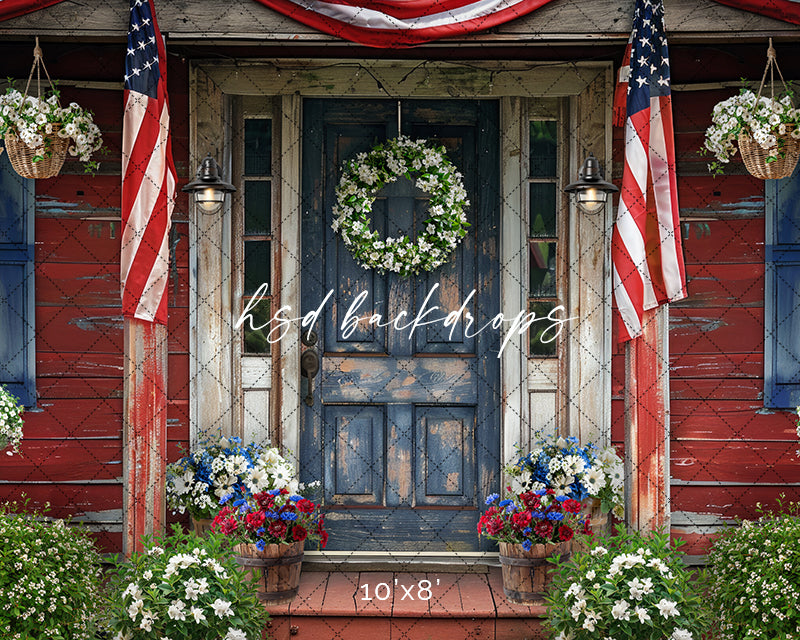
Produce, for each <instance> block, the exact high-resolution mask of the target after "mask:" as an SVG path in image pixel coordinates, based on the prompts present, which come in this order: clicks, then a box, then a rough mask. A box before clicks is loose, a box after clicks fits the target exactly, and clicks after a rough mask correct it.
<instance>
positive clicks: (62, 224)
mask: <svg viewBox="0 0 800 640" xmlns="http://www.w3.org/2000/svg"><path fill="white" fill-rule="evenodd" d="M4 48H5V47H4ZM31 49H32V45H31ZM19 50H20V47H19V45H17V47H16V51H15V55H10V56H4V59H5V60H10V61H12V64H13V65H14V68H13V69H11V70H9V73H10V74H11V75H12V76H14V77H23V78H26V77H27V73H28V69H29V65H30V60H29V59H26V58H24V57H23V56H20V55H19V53H18V52H19ZM43 50H44V56H45V63H46V64H47V67H48V71H49V72H50V76H51V77H52V78H62V79H65V80H79V79H90V80H92V81H95V82H97V81H99V82H104V83H108V82H113V83H116V84H117V85H118V86H117V87H116V88H114V87H106V86H104V87H103V88H78V87H74V86H68V85H63V86H62V97H61V100H62V103H69V102H72V101H75V102H78V103H79V104H80V105H81V106H84V107H86V108H89V109H91V110H92V111H94V114H95V121H96V122H97V124H98V126H99V127H100V128H101V130H102V132H103V139H104V142H105V145H106V147H107V148H108V153H107V155H105V156H101V157H100V158H99V159H100V161H101V167H100V170H99V172H98V173H97V175H95V176H91V175H87V174H85V173H84V172H83V167H82V165H81V164H80V163H79V162H77V161H76V160H75V159H74V158H68V160H67V162H66V164H65V165H64V168H63V169H62V172H61V174H60V175H59V176H57V177H56V178H52V179H49V180H38V181H37V182H36V186H35V190H36V220H35V241H36V254H35V255H36V257H35V260H36V274H35V277H36V367H37V381H36V388H37V389H36V390H37V394H38V403H37V408H36V409H35V410H32V411H28V412H26V414H25V431H24V439H23V441H22V445H21V454H20V455H15V456H13V457H9V458H6V457H5V456H3V457H4V460H3V465H2V471H0V480H2V481H3V482H2V483H0V499H9V498H10V499H15V498H19V497H20V495H21V494H23V493H24V494H26V495H28V496H29V497H30V503H29V506H42V505H44V504H45V503H50V505H51V506H52V509H51V512H50V513H51V515H54V516H67V515H70V516H74V517H76V518H79V519H87V520H91V521H93V522H94V523H95V524H93V525H92V526H91V529H92V530H93V531H94V535H95V537H96V539H97V542H98V545H99V547H100V548H101V549H102V550H104V551H111V552H117V551H120V550H121V540H122V533H121V527H122V520H121V514H122V484H121V476H122V459H123V451H122V387H123V379H122V367H123V353H122V331H123V329H122V316H121V306H120V294H119V290H120V285H119V250H120V235H121V233H120V225H121V222H120V164H121V163H120V154H121V151H120V147H121V135H122V116H123V106H124V103H123V92H122V76H123V74H124V67H123V64H124V58H123V55H124V49H123V48H122V47H121V45H114V46H103V47H100V46H93V47H86V46H74V45H72V46H60V45H57V44H48V43H43ZM169 64H170V66H169V72H168V81H169V93H170V99H171V113H172V116H173V117H172V144H173V153H174V156H175V163H176V168H177V171H178V177H179V183H183V182H185V181H186V179H187V174H188V169H187V166H188V155H189V152H188V149H189V141H188V137H189V133H188V112H189V106H188V65H187V64H186V63H185V61H182V60H181V59H179V58H170V60H169ZM179 186H180V184H179ZM187 211H188V202H187V200H186V198H185V197H184V196H183V194H181V196H180V197H179V199H178V203H177V205H176V208H175V215H174V221H173V240H177V243H176V244H175V255H174V258H175V261H174V265H175V268H174V269H173V272H172V274H171V277H170V284H169V296H170V298H169V307H170V308H169V328H170V340H169V362H168V366H169V390H168V395H169V412H168V440H169V459H170V460H172V459H175V458H176V457H177V456H178V451H177V445H178V444H180V443H184V444H186V443H187V442H188V437H189V419H188V397H189V396H188V380H189V354H188V335H189V331H188V322H189V309H188V306H189V305H188V224H187Z"/></svg>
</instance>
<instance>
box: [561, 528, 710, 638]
mask: <svg viewBox="0 0 800 640" xmlns="http://www.w3.org/2000/svg"><path fill="white" fill-rule="evenodd" d="M555 564H556V570H555V572H554V573H555V576H554V579H553V583H552V585H551V588H550V593H549V594H548V596H547V598H546V600H547V603H548V605H549V607H548V611H547V626H548V627H549V628H550V629H551V630H552V631H553V633H554V635H556V637H557V638H558V640H603V639H606V640H607V639H609V638H613V639H614V640H633V639H635V640H667V639H670V640H693V639H694V640H700V636H701V634H702V632H703V631H704V629H705V626H706V616H705V609H704V607H703V603H702V599H701V597H700V596H699V594H698V593H697V592H696V590H695V589H694V588H693V585H692V583H691V573H690V571H689V569H687V568H686V566H685V565H684V563H683V562H682V560H681V555H680V553H679V552H678V551H677V549H676V547H674V546H673V545H671V544H670V541H669V535H668V534H666V533H657V532H648V533H638V532H634V533H626V532H625V528H624V526H623V525H618V526H617V533H616V534H615V535H613V536H610V537H607V538H598V539H596V540H594V541H593V543H592V545H591V547H590V549H589V550H587V551H583V552H580V553H576V554H574V555H573V556H572V558H571V559H570V560H568V561H566V562H556V563H555Z"/></svg>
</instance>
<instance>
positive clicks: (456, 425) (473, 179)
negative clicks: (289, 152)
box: [299, 99, 501, 551]
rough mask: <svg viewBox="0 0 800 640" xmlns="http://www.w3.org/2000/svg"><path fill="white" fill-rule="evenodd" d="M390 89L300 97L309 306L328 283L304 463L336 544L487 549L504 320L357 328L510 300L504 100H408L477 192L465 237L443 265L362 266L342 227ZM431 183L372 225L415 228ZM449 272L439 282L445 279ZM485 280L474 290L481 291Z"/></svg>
mask: <svg viewBox="0 0 800 640" xmlns="http://www.w3.org/2000/svg"><path fill="white" fill-rule="evenodd" d="M397 109H398V105H397V102H396V101H391V100H338V99H337V100H326V99H313V100H307V101H306V102H305V104H304V112H303V118H304V120H303V122H304V126H303V213H302V215H303V220H302V247H303V256H302V281H301V295H302V301H303V310H302V311H303V313H304V314H305V313H308V312H311V311H314V310H315V309H317V308H318V306H319V304H320V302H321V301H322V300H323V299H324V298H325V296H326V294H327V292H328V291H330V290H333V292H334V293H333V296H332V298H331V299H330V300H329V301H328V303H327V304H326V305H325V306H324V307H323V312H322V314H321V316H320V318H319V321H318V322H317V324H316V326H315V328H316V329H317V332H318V334H319V343H318V348H319V352H320V354H321V369H320V373H319V375H318V376H317V377H316V378H315V380H314V384H313V399H314V402H313V405H312V406H310V407H308V406H306V404H303V405H302V407H303V408H302V410H303V416H302V420H301V424H302V426H301V434H300V452H299V454H300V473H301V479H302V480H303V481H305V482H310V481H313V480H319V481H321V483H322V490H323V496H324V503H325V511H326V514H327V515H326V522H327V524H328V529H329V532H330V542H329V546H328V548H329V549H334V550H336V549H348V550H358V551H366V550H371V551H388V550H398V551H474V550H478V549H482V548H485V545H484V544H483V543H481V542H480V541H479V539H478V537H477V533H476V524H477V520H478V517H479V515H480V510H481V506H482V505H483V504H484V500H485V498H486V496H487V495H488V494H489V493H492V492H494V491H497V490H498V489H499V470H500V466H501V461H500V394H499V385H500V368H499V362H500V361H499V359H498V357H497V355H498V349H499V344H500V334H499V333H498V332H497V331H495V330H492V329H488V330H486V331H483V332H481V333H479V334H477V335H473V332H474V330H475V327H473V328H472V331H469V330H468V331H465V328H464V323H463V322H459V323H458V325H457V326H456V327H455V330H454V331H452V334H451V328H450V327H444V326H443V324H442V323H436V324H430V325H427V326H423V327H421V328H418V329H417V330H416V331H415V332H414V334H413V336H411V337H409V331H408V330H405V331H397V330H394V329H392V328H378V327H376V326H368V324H367V323H366V322H362V323H360V324H359V325H358V329H357V330H356V331H354V332H353V333H352V334H350V335H346V331H345V330H344V328H343V326H342V323H343V320H344V318H345V314H346V313H347V311H348V309H349V308H350V306H351V305H352V303H353V301H354V299H355V298H356V297H357V296H358V295H359V294H360V293H362V292H366V293H365V294H364V295H365V296H366V297H365V298H364V300H363V303H362V304H361V305H360V306H359V307H358V309H357V312H358V315H359V316H361V317H364V316H369V315H371V314H373V313H378V314H381V315H382V316H383V318H384V319H391V318H394V317H396V316H398V314H400V313H401V312H403V311H405V312H407V314H408V316H406V317H413V316H414V315H415V314H416V313H417V312H418V311H419V309H420V307H421V305H423V301H424V300H425V298H426V297H427V296H428V294H429V292H431V291H433V295H431V296H430V297H429V299H428V302H427V307H426V308H428V309H430V308H432V307H434V306H439V307H440V310H439V311H434V312H432V313H431V314H430V315H428V316H426V319H433V318H436V317H441V316H444V315H446V314H447V313H448V312H450V311H457V310H458V309H459V308H461V306H462V304H463V303H464V301H465V300H468V302H467V304H466V307H465V309H466V310H467V311H468V312H469V313H470V314H471V315H472V316H473V317H474V318H475V325H476V326H483V325H485V324H486V323H487V322H489V321H490V320H491V318H493V317H494V316H495V315H496V314H497V313H498V312H499V306H500V305H499V296H500V293H499V289H500V283H499V261H498V246H499V210H500V195H499V153H498V149H499V142H500V141H499V132H498V105H497V103H496V102H492V101H455V100H453V101H449V100H441V101H403V102H402V113H401V122H402V125H401V126H402V132H403V133H404V134H405V135H408V136H410V137H412V138H426V139H429V140H435V141H437V142H438V143H440V144H443V145H444V146H445V147H446V149H447V153H448V157H449V158H450V159H451V161H453V163H454V164H455V165H456V166H457V167H458V169H459V170H460V171H461V173H462V174H463V176H464V178H463V180H464V185H465V187H466V189H467V191H468V194H469V199H470V202H471V206H470V207H469V209H468V214H467V215H468V220H469V223H470V225H471V227H470V228H469V233H468V235H467V237H466V238H464V240H463V241H462V242H461V243H460V244H459V245H458V248H457V249H456V251H455V252H454V253H453V254H452V255H451V256H450V259H449V261H448V262H447V263H446V264H445V265H443V266H442V267H440V268H438V269H436V270H435V271H432V272H423V273H422V274H420V275H419V276H417V277H410V278H402V277H399V276H397V275H394V274H390V275H385V274H379V273H377V272H376V271H374V270H365V269H363V268H362V267H360V266H359V265H358V264H357V263H356V262H355V261H354V260H353V258H352V256H351V255H350V252H349V250H348V249H347V247H345V246H344V244H343V242H342V241H341V238H340V237H339V236H338V234H337V233H335V232H334V231H333V230H332V228H331V222H332V219H333V216H332V207H333V205H334V203H335V195H334V188H335V186H336V184H337V183H338V180H339V176H340V170H341V167H342V165H343V163H344V162H345V161H346V160H348V159H350V158H352V157H353V156H355V154H357V153H359V152H361V151H367V150H369V149H370V148H372V147H373V146H374V145H375V144H376V143H378V142H381V141H384V140H386V139H387V138H393V137H395V136H396V135H397V133H398V130H397V127H398V117H397ZM425 211H426V200H425V193H424V192H423V191H420V190H418V189H416V188H415V187H414V185H413V184H412V183H411V182H410V181H408V180H405V179H403V180H399V181H398V182H396V183H394V184H392V185H388V186H387V187H386V188H384V189H383V190H382V191H381V192H380V193H379V194H378V197H377V199H376V201H375V204H374V205H373V212H372V228H373V229H378V230H379V231H380V233H381V234H383V235H384V236H386V235H391V236H397V235H401V234H409V235H411V237H412V238H414V237H416V232H417V229H418V228H419V226H420V224H421V223H422V221H423V220H424V219H425V217H426V214H425ZM436 284H438V288H435V287H434V285H436ZM473 289H474V290H475V292H476V293H475V295H474V296H473V297H472V298H471V299H469V294H470V292H471V291H472V290H473Z"/></svg>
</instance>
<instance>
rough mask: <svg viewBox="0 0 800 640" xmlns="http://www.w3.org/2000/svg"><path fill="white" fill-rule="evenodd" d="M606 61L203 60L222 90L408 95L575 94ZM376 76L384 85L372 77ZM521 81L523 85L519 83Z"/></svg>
mask: <svg viewBox="0 0 800 640" xmlns="http://www.w3.org/2000/svg"><path fill="white" fill-rule="evenodd" d="M608 67H609V65H608V64H607V63H596V62H577V63H571V64H565V65H560V64H548V65H540V64H534V63H528V62H504V61H490V62H471V63H470V64H469V66H464V65H463V64H460V63H449V62H438V61H433V62H430V63H429V64H426V65H425V66H424V68H423V67H422V66H421V65H418V66H417V67H411V68H409V65H408V64H407V63H406V62H405V61H387V60H359V61H357V62H354V61H352V60H330V61H329V64H328V65H327V66H325V67H322V68H320V67H319V65H318V64H317V63H309V62H308V61H305V60H294V61H292V60H285V61H283V62H282V63H281V68H278V67H276V66H272V65H263V64H261V63H241V62H240V63H237V64H229V63H215V64H213V65H212V64H207V65H204V66H203V71H204V72H205V73H207V74H209V76H210V77H211V78H213V80H214V83H215V86H216V87H218V88H219V90H221V91H223V92H224V93H234V94H242V95H279V94H285V93H299V94H300V95H304V96H315V97H336V96H342V95H348V96H352V97H360V96H365V97H366V96H374V95H375V94H376V93H378V95H380V96H381V97H384V96H385V95H386V92H387V91H388V92H389V93H390V95H398V96H404V97H409V98H440V97H441V96H442V95H448V96H451V97H454V98H459V97H463V98H480V97H485V98H492V99H493V98H498V97H503V96H518V95H519V94H520V93H521V92H522V93H525V94H526V95H545V94H546V95H547V96H550V97H558V96H570V95H577V94H579V93H580V92H582V91H583V90H584V89H585V88H586V86H587V85H590V84H591V83H592V82H594V81H595V80H596V79H598V78H600V79H603V78H604V76H605V73H606V70H607V69H608ZM376 77H377V78H380V81H381V86H382V87H384V88H383V90H380V89H378V86H377V85H376V82H375V78H376ZM522 86H524V90H521V89H520V87H522Z"/></svg>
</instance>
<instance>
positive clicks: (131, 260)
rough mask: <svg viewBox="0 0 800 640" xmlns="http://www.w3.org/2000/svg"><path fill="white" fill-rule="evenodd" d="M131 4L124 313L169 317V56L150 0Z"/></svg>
mask: <svg viewBox="0 0 800 640" xmlns="http://www.w3.org/2000/svg"><path fill="white" fill-rule="evenodd" d="M130 4H131V29H130V31H129V33H128V54H127V57H126V65H125V66H126V72H125V114H124V118H123V128H122V223H123V231H122V240H121V243H122V244H121V255H120V278H121V282H122V313H123V315H124V316H125V317H129V318H139V319H141V320H147V321H149V322H158V323H160V324H167V294H166V288H167V282H168V280H169V229H170V223H171V219H172V210H173V207H174V204H175V185H176V177H175V166H174V164H173V161H172V145H171V141H170V135H169V128H170V117H169V100H168V98H167V86H166V82H167V79H166V70H167V65H166V60H167V57H166V52H165V49H164V42H163V40H162V38H161V34H160V33H159V31H158V25H157V24H156V21H155V15H154V14H153V12H152V6H151V4H150V0H130Z"/></svg>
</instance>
